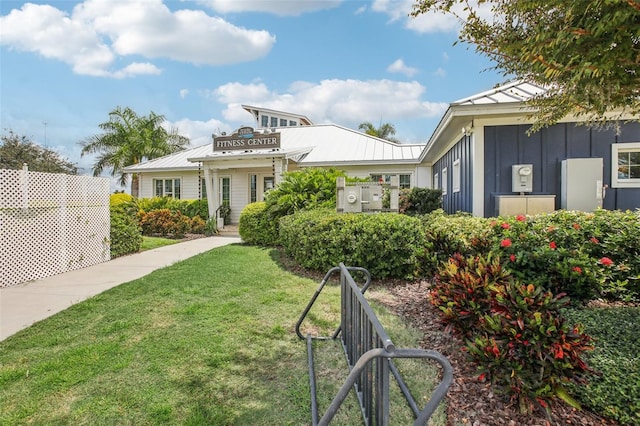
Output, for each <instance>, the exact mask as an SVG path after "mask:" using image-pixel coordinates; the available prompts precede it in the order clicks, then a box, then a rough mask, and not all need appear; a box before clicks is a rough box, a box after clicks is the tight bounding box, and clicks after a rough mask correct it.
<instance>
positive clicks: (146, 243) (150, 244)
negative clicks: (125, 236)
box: [140, 235, 180, 251]
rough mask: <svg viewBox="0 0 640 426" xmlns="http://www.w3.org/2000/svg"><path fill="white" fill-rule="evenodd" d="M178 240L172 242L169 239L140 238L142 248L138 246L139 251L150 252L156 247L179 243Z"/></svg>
mask: <svg viewBox="0 0 640 426" xmlns="http://www.w3.org/2000/svg"><path fill="white" fill-rule="evenodd" d="M179 242H180V240H173V239H171V238H162V237H148V236H146V235H145V236H143V237H142V246H140V251H145V250H151V249H154V248H158V247H163V246H170V245H171V244H176V243H179Z"/></svg>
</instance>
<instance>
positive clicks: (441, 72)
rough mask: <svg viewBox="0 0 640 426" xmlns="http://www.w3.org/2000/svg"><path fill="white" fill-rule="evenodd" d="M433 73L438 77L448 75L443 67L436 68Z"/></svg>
mask: <svg viewBox="0 0 640 426" xmlns="http://www.w3.org/2000/svg"><path fill="white" fill-rule="evenodd" d="M433 74H435V75H437V76H438V77H446V76H447V72H446V71H445V70H444V68H442V67H438V69H436V70H435V71H434V72H433Z"/></svg>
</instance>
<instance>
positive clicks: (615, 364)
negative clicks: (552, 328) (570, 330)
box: [563, 306, 640, 425]
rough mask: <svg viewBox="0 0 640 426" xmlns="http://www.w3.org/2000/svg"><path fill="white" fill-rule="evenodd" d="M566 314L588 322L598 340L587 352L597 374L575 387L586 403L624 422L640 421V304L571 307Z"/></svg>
mask: <svg viewBox="0 0 640 426" xmlns="http://www.w3.org/2000/svg"><path fill="white" fill-rule="evenodd" d="M563 313H564V315H565V316H566V317H567V318H568V319H569V320H571V321H572V322H579V323H582V324H584V329H585V331H586V332H587V333H588V334H589V335H590V336H592V337H593V339H594V342H595V343H594V347H595V348H594V350H593V352H590V353H589V354H587V357H586V358H587V361H588V362H589V366H590V367H591V368H593V369H594V370H595V371H596V375H594V376H593V377H591V378H590V379H589V381H588V382H587V383H586V384H584V385H580V386H575V385H574V386H571V387H570V389H571V391H572V393H574V394H575V395H576V399H578V400H579V401H580V402H581V403H582V405H583V406H586V407H589V408H590V409H591V410H592V411H594V412H596V413H600V414H602V415H604V416H606V417H609V418H612V419H615V420H617V421H619V422H620V423H622V424H629V425H638V424H640V354H639V353H638V336H639V335H640V307H637V306H636V307H631V306H628V307H610V308H588V309H567V310H566V311H564V312H563Z"/></svg>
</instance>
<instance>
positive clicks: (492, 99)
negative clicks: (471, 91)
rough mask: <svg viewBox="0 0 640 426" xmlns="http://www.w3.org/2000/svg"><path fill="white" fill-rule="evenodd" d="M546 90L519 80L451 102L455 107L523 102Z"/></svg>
mask: <svg viewBox="0 0 640 426" xmlns="http://www.w3.org/2000/svg"><path fill="white" fill-rule="evenodd" d="M545 91H546V89H545V88H544V87H542V86H540V85H538V84H534V83H528V82H525V81H521V80H516V81H512V82H510V83H507V84H503V85H502V86H499V87H496V88H493V89H491V90H487V91H485V92H482V93H478V94H476V95H473V96H471V97H468V98H464V99H460V100H458V101H455V102H452V103H451V106H455V105H487V104H504V103H511V102H525V101H528V100H529V99H531V98H533V97H535V96H537V95H540V94H542V93H544V92H545Z"/></svg>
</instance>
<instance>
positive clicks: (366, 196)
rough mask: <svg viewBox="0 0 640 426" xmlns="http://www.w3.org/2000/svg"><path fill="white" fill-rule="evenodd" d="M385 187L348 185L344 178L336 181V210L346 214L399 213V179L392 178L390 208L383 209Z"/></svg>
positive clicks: (359, 183)
mask: <svg viewBox="0 0 640 426" xmlns="http://www.w3.org/2000/svg"><path fill="white" fill-rule="evenodd" d="M384 190H385V185H383V184H378V183H368V182H357V183H350V184H348V185H347V184H346V179H345V178H344V177H339V178H337V180H336V191H337V192H336V210H337V211H338V212H344V213H376V212H382V211H395V212H397V211H398V205H399V203H398V200H399V191H400V188H399V185H398V177H397V176H393V177H392V178H391V184H390V185H388V188H387V190H388V191H390V196H389V198H390V206H389V208H386V209H385V208H383V207H382V200H383V199H384Z"/></svg>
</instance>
